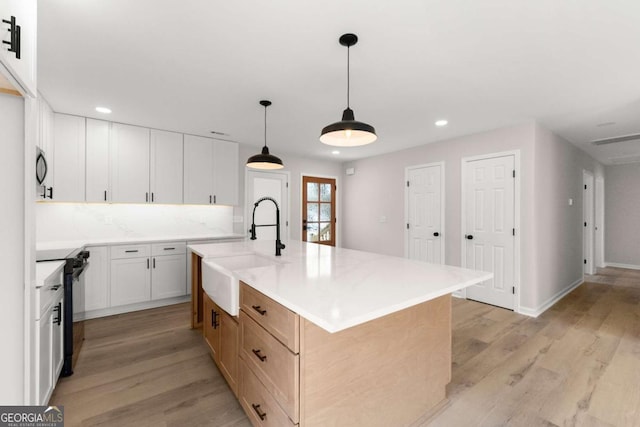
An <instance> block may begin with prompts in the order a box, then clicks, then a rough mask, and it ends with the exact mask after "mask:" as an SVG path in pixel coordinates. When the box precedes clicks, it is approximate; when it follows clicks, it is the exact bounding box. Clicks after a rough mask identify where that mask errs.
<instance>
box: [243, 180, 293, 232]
mask: <svg viewBox="0 0 640 427" xmlns="http://www.w3.org/2000/svg"><path fill="white" fill-rule="evenodd" d="M246 179H247V191H246V193H245V194H246V201H245V207H246V212H247V214H246V216H245V217H246V218H247V229H249V228H250V227H251V220H252V215H253V207H254V204H255V202H256V201H257V200H258V199H260V198H261V197H272V198H273V199H275V200H276V202H278V206H279V207H280V238H281V239H282V240H285V239H288V237H289V189H288V186H287V184H288V182H289V174H288V173H283V172H258V171H247V178H246ZM255 223H256V225H258V224H275V223H276V207H275V206H274V204H273V203H271V202H268V201H265V202H262V203H260V205H259V206H258V207H257V208H256V211H255ZM256 237H257V238H258V239H260V240H274V241H275V240H276V228H275V227H256Z"/></svg>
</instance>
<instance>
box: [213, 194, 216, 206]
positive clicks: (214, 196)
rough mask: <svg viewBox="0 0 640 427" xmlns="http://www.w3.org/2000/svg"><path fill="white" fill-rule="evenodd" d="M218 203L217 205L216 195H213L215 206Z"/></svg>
mask: <svg viewBox="0 0 640 427" xmlns="http://www.w3.org/2000/svg"><path fill="white" fill-rule="evenodd" d="M216 203H217V202H216V195H215V194H214V195H213V204H214V205H215V204H216Z"/></svg>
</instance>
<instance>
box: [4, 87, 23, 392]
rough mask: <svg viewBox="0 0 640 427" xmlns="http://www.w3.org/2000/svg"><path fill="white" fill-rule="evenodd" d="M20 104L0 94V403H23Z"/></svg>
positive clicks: (14, 98) (21, 117)
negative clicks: (0, 302)
mask: <svg viewBox="0 0 640 427" xmlns="http://www.w3.org/2000/svg"><path fill="white" fill-rule="evenodd" d="M24 141H25V136H24V101H23V99H22V98H18V97H15V96H9V95H4V94H1V93H0V143H1V144H2V154H1V155H0V194H2V207H1V208H0V236H2V237H1V238H0V271H2V283H1V284H0V301H2V310H0V325H2V328H0V331H2V332H1V333H0V342H1V343H2V357H1V359H0V360H2V366H3V369H2V370H1V372H0V404H1V405H21V404H24V401H25V396H24V374H25V369H24V366H25V365H24V363H25V362H24V359H25V357H24V341H25V336H26V335H25V334H26V331H25V322H24V316H25V314H24V308H25V304H24V301H25V299H24V289H25V274H24V273H25V219H24V214H25V210H24V203H25V201H24V200H25V187H24V181H25V173H24V164H25V161H24V159H25V143H24Z"/></svg>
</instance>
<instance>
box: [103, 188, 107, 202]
mask: <svg viewBox="0 0 640 427" xmlns="http://www.w3.org/2000/svg"><path fill="white" fill-rule="evenodd" d="M104 201H105V202H106V201H107V190H104Z"/></svg>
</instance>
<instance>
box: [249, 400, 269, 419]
mask: <svg viewBox="0 0 640 427" xmlns="http://www.w3.org/2000/svg"><path fill="white" fill-rule="evenodd" d="M251 407H252V408H253V410H254V411H256V414H258V416H259V417H260V419H261V420H262V421H264V419H265V418H267V413H266V412H262V411H261V410H260V405H256V404H255V403H252V404H251Z"/></svg>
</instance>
